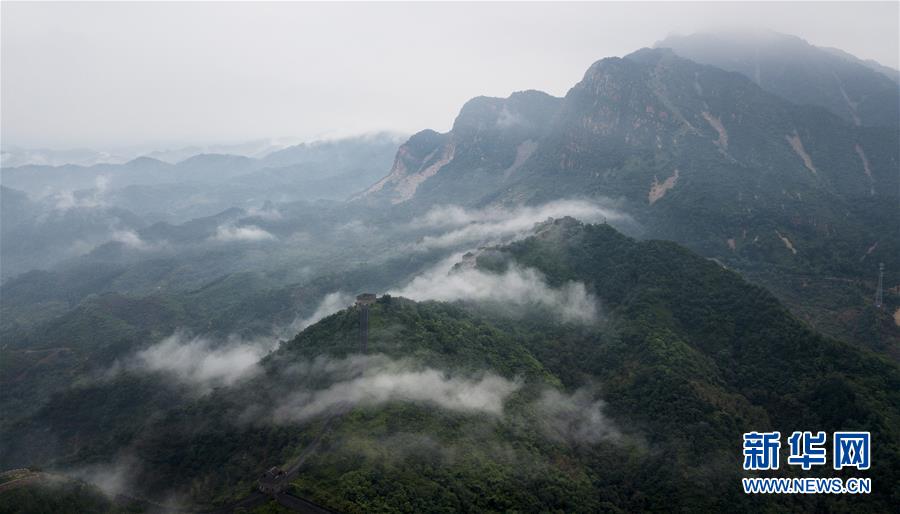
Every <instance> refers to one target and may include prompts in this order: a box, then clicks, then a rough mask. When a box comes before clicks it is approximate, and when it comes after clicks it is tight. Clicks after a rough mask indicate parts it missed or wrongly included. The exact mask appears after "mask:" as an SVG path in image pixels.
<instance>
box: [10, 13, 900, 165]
mask: <svg viewBox="0 0 900 514" xmlns="http://www.w3.org/2000/svg"><path fill="white" fill-rule="evenodd" d="M898 5H900V4H898V3H897V2H886V3H881V4H864V3H860V2H846V3H811V2H809V3H791V4H781V3H759V2H756V3H716V4H712V3H680V2H667V3H662V4H659V3H635V2H631V3H628V4H625V3H594V4H587V3H575V4H559V3H557V4H543V3H527V4H522V3H499V4H468V3H465V4H464V3H455V4H436V3H427V4H408V3H403V4H377V3H366V4H334V3H330V4H313V3H306V4H302V3H290V4H289V3H273V4H260V3H253V4H244V3H152V4H149V3H148V4H138V3H128V4H124V3H93V4H79V3H65V4H48V3H28V4H24V3H9V2H2V4H0V17H2V27H0V29H2V36H0V38H2V41H0V43H2V61H0V68H2V69H0V73H2V79H0V83H2V84H0V86H2V90H0V110H2V127H0V129H2V133H0V137H2V142H3V143H4V144H12V145H22V146H29V147H49V148H68V147H77V146H87V147H93V148H96V149H110V148H115V147H122V146H129V145H148V144H150V145H158V146H161V147H162V146H172V145H175V146H177V145H179V144H186V143H226V142H238V141H243V140H249V139H256V138H265V137H284V136H296V137H301V138H306V139H309V138H317V137H330V136H337V135H345V134H352V133H359V132H365V131H372V130H379V129H389V130H397V131H402V132H407V133H412V132H415V131H417V130H420V129H423V128H433V129H436V130H439V131H445V130H447V129H448V128H449V127H450V125H451V123H452V122H453V118H454V117H455V116H456V113H457V112H458V110H459V108H460V106H461V105H462V104H463V103H464V102H465V101H466V100H468V99H469V98H471V97H473V96H477V95H491V96H507V95H509V94H510V93H511V92H513V91H517V90H522V89H532V88H533V89H541V90H544V91H547V92H549V93H551V94H555V95H563V94H565V92H566V91H567V90H568V88H570V87H571V86H572V85H573V84H575V82H577V81H578V80H579V79H580V78H581V76H582V74H583V73H584V71H585V70H586V69H587V67H588V66H589V65H590V64H591V63H592V62H594V61H596V60H598V59H600V58H603V57H607V56H621V55H624V54H627V53H630V52H632V51H634V50H636V49H638V48H641V47H644V46H651V45H652V44H653V43H654V42H656V41H657V40H660V39H662V38H664V37H665V36H666V35H668V34H671V33H689V32H693V31H696V30H703V29H709V28H725V27H732V26H737V25H750V26H756V27H764V28H770V29H773V30H777V31H779V32H786V33H791V34H795V35H798V36H801V37H803V38H805V39H807V40H808V41H810V42H811V43H813V44H816V45H822V46H834V47H839V48H841V49H844V50H846V51H849V52H851V53H853V54H855V55H857V56H858V57H862V58H867V59H876V60H878V61H879V62H881V63H883V64H887V65H889V66H892V67H895V68H896V67H898V64H897V63H898V59H900V57H898V51H900V50H898V16H900V8H898Z"/></svg>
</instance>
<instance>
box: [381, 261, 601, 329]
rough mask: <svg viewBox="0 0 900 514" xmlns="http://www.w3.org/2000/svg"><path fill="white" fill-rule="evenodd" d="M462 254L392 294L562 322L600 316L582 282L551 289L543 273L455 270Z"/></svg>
mask: <svg viewBox="0 0 900 514" xmlns="http://www.w3.org/2000/svg"><path fill="white" fill-rule="evenodd" d="M461 258H462V254H455V255H453V256H451V257H449V258H447V259H445V260H443V261H442V262H440V263H438V264H437V265H436V266H434V267H433V268H431V269H430V270H428V271H426V272H425V273H423V274H421V275H419V276H417V277H416V278H414V279H413V280H412V281H411V282H410V283H409V284H407V285H406V286H404V287H402V288H400V289H395V290H392V291H389V293H390V294H392V295H397V296H404V297H406V298H410V299H412V300H416V301H424V300H439V301H445V302H448V301H456V300H472V301H489V302H498V303H502V304H503V305H505V306H513V307H529V306H530V307H539V308H542V309H545V310H548V311H550V312H553V313H554V314H556V315H557V316H559V317H560V318H561V319H562V320H563V321H572V322H579V323H593V322H595V321H597V319H598V316H599V308H598V305H597V300H596V298H595V297H594V296H593V295H591V294H589V293H588V292H587V289H586V288H585V286H584V284H582V283H581V282H569V283H566V284H565V285H563V286H562V287H560V288H558V289H556V288H552V287H550V286H549V285H547V283H546V282H545V281H544V277H543V276H542V275H541V273H540V272H539V271H537V270H535V269H532V268H522V267H519V266H517V265H515V264H513V265H511V266H510V267H509V268H507V269H506V271H504V272H503V273H499V274H496V273H487V272H484V271H481V270H479V269H476V268H472V267H455V268H454V265H455V264H456V263H457V262H459V261H460V259H461Z"/></svg>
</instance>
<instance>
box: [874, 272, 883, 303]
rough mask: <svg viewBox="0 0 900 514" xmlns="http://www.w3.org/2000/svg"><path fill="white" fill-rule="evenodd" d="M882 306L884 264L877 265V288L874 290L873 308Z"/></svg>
mask: <svg viewBox="0 0 900 514" xmlns="http://www.w3.org/2000/svg"><path fill="white" fill-rule="evenodd" d="M882 305H884V263H883V262H880V263H878V287H876V288H875V307H878V308H879V309H880V308H881V306H882Z"/></svg>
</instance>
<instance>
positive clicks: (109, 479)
mask: <svg viewBox="0 0 900 514" xmlns="http://www.w3.org/2000/svg"><path fill="white" fill-rule="evenodd" d="M138 472H139V464H138V461H137V459H135V458H133V457H131V456H120V457H119V458H117V459H116V460H115V461H113V462H107V463H104V464H93V465H90V466H84V467H81V468H75V469H70V470H67V471H63V472H61V474H63V475H66V476H69V477H72V478H77V479H78V480H81V481H83V482H87V483H89V484H92V485H94V486H96V487H97V488H98V489H100V491H102V492H103V493H104V494H105V495H107V496H108V497H110V498H115V497H116V496H118V495H120V494H124V493H129V492H131V489H132V485H133V484H134V480H135V478H136V477H137V475H138Z"/></svg>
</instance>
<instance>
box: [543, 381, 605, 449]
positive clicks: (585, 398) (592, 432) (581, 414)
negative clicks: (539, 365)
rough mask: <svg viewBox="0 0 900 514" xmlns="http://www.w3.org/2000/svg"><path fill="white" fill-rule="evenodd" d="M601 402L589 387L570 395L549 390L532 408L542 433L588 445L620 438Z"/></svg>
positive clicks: (556, 438) (568, 441) (572, 442)
mask: <svg viewBox="0 0 900 514" xmlns="http://www.w3.org/2000/svg"><path fill="white" fill-rule="evenodd" d="M604 405H605V404H604V402H603V400H600V399H596V398H595V395H594V394H592V393H591V391H590V390H589V389H588V388H582V389H578V390H577V391H575V392H574V393H572V394H571V395H569V394H566V393H563V392H560V391H557V390H555V389H548V390H546V391H544V392H543V393H542V394H541V397H540V398H539V399H538V401H537V403H536V404H535V408H536V414H537V417H538V422H539V423H540V428H541V430H542V431H543V432H544V434H545V435H547V436H548V437H550V438H551V439H555V440H558V441H563V442H567V443H570V444H588V445H590V444H596V443H599V442H600V441H618V440H620V439H621V438H622V434H621V432H620V431H619V429H618V428H616V426H615V425H614V424H613V423H612V421H610V420H609V419H608V418H607V417H606V416H605V415H604V414H603V408H604Z"/></svg>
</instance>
